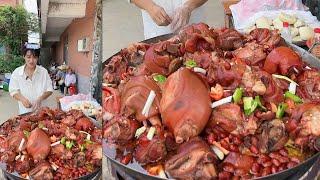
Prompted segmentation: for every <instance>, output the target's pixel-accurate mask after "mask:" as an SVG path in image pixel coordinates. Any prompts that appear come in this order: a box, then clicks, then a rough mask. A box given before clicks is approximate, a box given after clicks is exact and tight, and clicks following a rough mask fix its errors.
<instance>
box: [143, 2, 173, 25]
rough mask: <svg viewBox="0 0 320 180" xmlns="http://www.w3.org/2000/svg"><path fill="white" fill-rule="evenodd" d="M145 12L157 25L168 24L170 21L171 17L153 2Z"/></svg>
mask: <svg viewBox="0 0 320 180" xmlns="http://www.w3.org/2000/svg"><path fill="white" fill-rule="evenodd" d="M147 12H148V13H149V15H150V16H151V18H152V19H153V21H154V22H155V23H156V24H157V25H158V26H168V25H169V24H170V23H171V18H170V17H169V16H168V14H167V13H166V11H165V10H164V9H163V8H162V7H160V6H158V5H157V4H155V3H153V4H152V5H151V6H150V8H148V9H147Z"/></svg>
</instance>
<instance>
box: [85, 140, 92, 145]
mask: <svg viewBox="0 0 320 180" xmlns="http://www.w3.org/2000/svg"><path fill="white" fill-rule="evenodd" d="M84 141H85V142H86V145H88V144H93V142H92V141H91V140H87V139H86V140H84Z"/></svg>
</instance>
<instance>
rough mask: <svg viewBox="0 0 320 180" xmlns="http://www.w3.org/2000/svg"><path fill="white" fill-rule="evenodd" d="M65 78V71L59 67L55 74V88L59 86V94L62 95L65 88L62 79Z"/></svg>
mask: <svg viewBox="0 0 320 180" xmlns="http://www.w3.org/2000/svg"><path fill="white" fill-rule="evenodd" d="M65 76H66V72H65V69H64V68H63V67H62V66H59V67H58V71H57V74H56V76H55V81H56V82H57V86H59V89H60V92H61V94H64V87H65V84H64V79H65Z"/></svg>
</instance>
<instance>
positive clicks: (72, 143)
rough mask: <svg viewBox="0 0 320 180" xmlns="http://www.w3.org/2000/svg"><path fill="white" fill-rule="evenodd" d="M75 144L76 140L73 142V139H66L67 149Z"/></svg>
mask: <svg viewBox="0 0 320 180" xmlns="http://www.w3.org/2000/svg"><path fill="white" fill-rule="evenodd" d="M73 145H74V142H73V141H66V148H67V149H69V150H70V149H71V148H72V146H73Z"/></svg>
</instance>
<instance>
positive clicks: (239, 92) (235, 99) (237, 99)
mask: <svg viewBox="0 0 320 180" xmlns="http://www.w3.org/2000/svg"><path fill="white" fill-rule="evenodd" d="M242 93H243V92H242V89H241V88H237V89H236V90H235V91H234V93H233V95H232V98H233V102H235V103H239V102H240V101H241V98H242Z"/></svg>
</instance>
